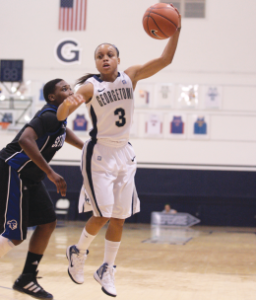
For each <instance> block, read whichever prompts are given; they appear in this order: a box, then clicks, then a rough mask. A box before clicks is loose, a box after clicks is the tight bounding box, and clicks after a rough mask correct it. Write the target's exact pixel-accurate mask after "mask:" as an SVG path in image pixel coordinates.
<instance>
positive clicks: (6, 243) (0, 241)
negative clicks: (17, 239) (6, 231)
mask: <svg viewBox="0 0 256 300" xmlns="http://www.w3.org/2000/svg"><path fill="white" fill-rule="evenodd" d="M14 246H15V245H14V244H13V242H12V241H10V240H9V239H7V238H5V237H3V236H2V235H0V258H1V257H3V256H4V255H5V254H6V253H8V252H9V251H11V250H12V248H13V247H14Z"/></svg>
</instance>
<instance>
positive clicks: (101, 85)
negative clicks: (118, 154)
mask: <svg viewBox="0 0 256 300" xmlns="http://www.w3.org/2000/svg"><path fill="white" fill-rule="evenodd" d="M87 82H90V83H92V84H93V86H94V93H93V97H92V99H91V101H90V102H89V103H87V104H86V106H87V109H88V112H89V114H90V118H91V121H92V124H93V128H92V130H91V131H90V136H91V137H92V138H93V139H97V140H98V142H99V143H102V144H105V145H108V146H111V147H122V146H124V145H125V144H127V143H128V140H129V133H130V129H131V125H132V119H133V111H134V97H133V87H132V82H131V79H130V78H129V76H127V75H126V74H125V73H124V72H118V76H117V78H116V80H115V81H114V82H107V81H102V80H101V79H100V78H99V77H97V76H96V75H95V76H93V77H91V78H89V79H87V81H86V83H87Z"/></svg>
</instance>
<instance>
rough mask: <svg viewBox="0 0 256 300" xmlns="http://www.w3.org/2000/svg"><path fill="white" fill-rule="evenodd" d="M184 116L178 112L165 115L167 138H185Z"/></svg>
mask: <svg viewBox="0 0 256 300" xmlns="http://www.w3.org/2000/svg"><path fill="white" fill-rule="evenodd" d="M186 131H187V128H186V115H185V114H181V113H179V112H177V113H172V114H168V115H167V128H166V130H165V135H166V137H168V138H178V139H180V138H181V139H184V138H186V133H187V132H186Z"/></svg>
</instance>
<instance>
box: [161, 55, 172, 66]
mask: <svg viewBox="0 0 256 300" xmlns="http://www.w3.org/2000/svg"><path fill="white" fill-rule="evenodd" d="M172 60H173V57H164V58H163V65H164V67H167V66H169V65H170V64H171V63H172Z"/></svg>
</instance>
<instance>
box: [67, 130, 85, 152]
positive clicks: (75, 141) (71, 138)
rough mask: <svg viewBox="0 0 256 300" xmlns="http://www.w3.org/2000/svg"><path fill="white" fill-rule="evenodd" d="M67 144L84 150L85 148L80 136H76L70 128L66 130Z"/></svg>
mask: <svg viewBox="0 0 256 300" xmlns="http://www.w3.org/2000/svg"><path fill="white" fill-rule="evenodd" d="M65 142H67V143H68V144H70V145H72V146H74V147H76V148H78V149H80V150H82V149H83V146H84V142H83V141H82V140H80V139H79V137H78V136H76V135H75V134H74V132H73V131H72V130H70V129H69V128H67V129H66V139H65Z"/></svg>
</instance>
